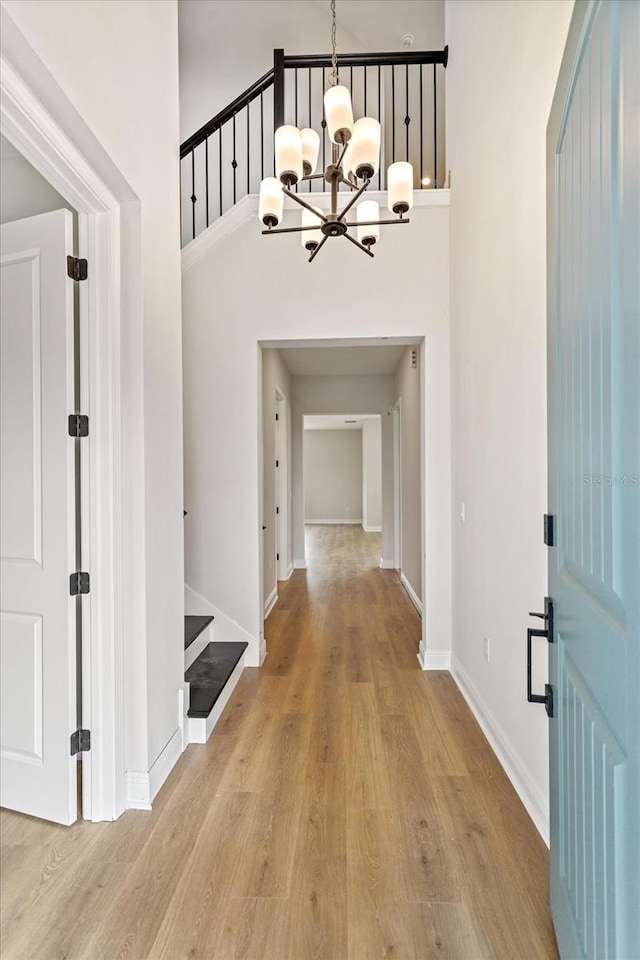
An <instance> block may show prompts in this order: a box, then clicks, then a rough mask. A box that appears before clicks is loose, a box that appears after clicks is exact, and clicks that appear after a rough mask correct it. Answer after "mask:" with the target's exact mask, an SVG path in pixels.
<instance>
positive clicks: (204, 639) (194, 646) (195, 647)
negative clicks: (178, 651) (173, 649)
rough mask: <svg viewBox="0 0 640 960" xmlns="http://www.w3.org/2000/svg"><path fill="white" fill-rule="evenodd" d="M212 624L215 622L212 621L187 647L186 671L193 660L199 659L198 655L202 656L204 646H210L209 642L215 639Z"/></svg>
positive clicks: (185, 654)
mask: <svg viewBox="0 0 640 960" xmlns="http://www.w3.org/2000/svg"><path fill="white" fill-rule="evenodd" d="M212 626H213V624H212V623H210V624H209V626H208V627H206V628H205V629H204V630H203V631H202V633H201V634H200V636H199V637H196V639H195V640H194V641H193V643H190V644H189V646H188V647H187V649H186V650H185V652H184V669H185V673H186V672H187V670H188V669H189V667H190V666H191V664H192V663H193V661H194V660H197V659H198V657H199V656H200V654H201V653H202V651H203V650H204V648H205V647H206V646H208V644H210V643H211V641H212V640H213V637H212V636H211V633H212V630H211V627H212Z"/></svg>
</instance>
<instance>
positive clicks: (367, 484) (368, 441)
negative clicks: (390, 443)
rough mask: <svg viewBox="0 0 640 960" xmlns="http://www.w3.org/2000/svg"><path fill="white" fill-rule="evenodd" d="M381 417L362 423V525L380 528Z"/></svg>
mask: <svg viewBox="0 0 640 960" xmlns="http://www.w3.org/2000/svg"><path fill="white" fill-rule="evenodd" d="M381 419H382V418H381V417H376V418H375V419H372V420H365V421H364V422H363V424H362V526H363V528H364V530H365V531H378V530H382V423H381Z"/></svg>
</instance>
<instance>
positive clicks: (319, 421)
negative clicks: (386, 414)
mask: <svg viewBox="0 0 640 960" xmlns="http://www.w3.org/2000/svg"><path fill="white" fill-rule="evenodd" d="M376 419H378V420H379V419H380V414H379V413H365V414H360V415H359V416H356V415H355V414H348V413H345V414H330V415H325V416H318V415H315V414H307V415H306V416H305V418H304V429H305V430H362V425H363V423H364V421H365V420H376Z"/></svg>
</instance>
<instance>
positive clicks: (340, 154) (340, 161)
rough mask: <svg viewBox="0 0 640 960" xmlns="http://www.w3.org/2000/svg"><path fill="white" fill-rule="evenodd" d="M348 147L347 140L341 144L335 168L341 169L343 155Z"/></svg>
mask: <svg viewBox="0 0 640 960" xmlns="http://www.w3.org/2000/svg"><path fill="white" fill-rule="evenodd" d="M348 146H349V141H348V140H347V142H346V143H343V144H342V150H341V151H340V153H339V154H338V159H337V160H336V164H335V165H336V167H341V166H342V161H343V160H344V155H345V153H346V152H347V147H348Z"/></svg>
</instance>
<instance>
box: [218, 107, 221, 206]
mask: <svg viewBox="0 0 640 960" xmlns="http://www.w3.org/2000/svg"><path fill="white" fill-rule="evenodd" d="M218 143H219V148H220V151H219V159H218V176H219V178H220V216H222V126H221V127H220V140H219V141H218Z"/></svg>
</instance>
